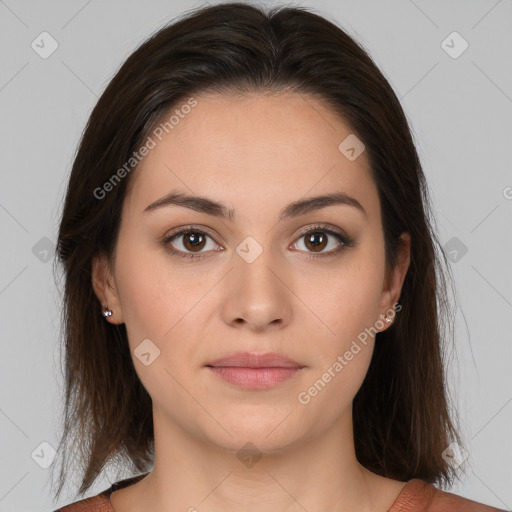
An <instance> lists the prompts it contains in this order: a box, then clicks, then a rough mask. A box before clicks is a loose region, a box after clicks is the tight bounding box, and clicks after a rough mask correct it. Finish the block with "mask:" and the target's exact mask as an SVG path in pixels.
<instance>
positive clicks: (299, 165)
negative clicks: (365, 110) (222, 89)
mask: <svg viewBox="0 0 512 512" xmlns="http://www.w3.org/2000/svg"><path fill="white" fill-rule="evenodd" d="M194 99H195V101H196V102H197V103H196V105H195V106H194V107H193V108H190V109H188V108H187V109H183V110H181V109H180V107H181V106H182V105H185V104H186V100H184V102H183V103H182V104H179V103H178V104H176V105H174V106H173V107H172V109H170V111H169V112H167V113H166V115H165V116H164V117H163V119H162V123H161V124H160V130H159V131H158V132H156V133H157V135H158V136H156V135H155V131H153V134H151V135H150V137H151V138H152V140H153V141H154V143H155V145H154V147H153V149H151V150H150V151H149V152H148V154H147V155H146V156H145V157H144V158H143V159H142V161H141V163H140V164H139V167H138V168H137V169H136V171H135V172H134V175H133V176H132V177H131V178H132V183H131V186H130V189H129V191H128V195H127V198H126V201H127V202H129V203H130V205H131V207H133V208H134V209H136V210H138V211H141V212H142V211H143V209H144V208H145V207H146V206H147V205H148V204H149V203H151V202H152V201H154V200H156V199H158V198H159V197H161V196H163V195H164V194H166V193H168V192H169V191H171V190H174V189H180V190H182V191H184V192H187V193H193V194H198V195H207V196H210V197H215V198H218V199H222V200H223V201H224V202H226V203H227V204H230V205H232V206H233V207H235V208H236V209H237V210H238V209H239V208H242V207H243V206H244V205H245V206H247V207H249V204H250V201H254V197H255V196H256V197H257V198H258V200H259V201H258V202H257V204H253V212H252V213H255V212H256V210H257V209H259V211H261V208H262V207H263V206H264V205H268V206H269V207H273V206H272V205H274V204H275V203H276V202H278V203H279V205H280V206H281V203H282V204H284V203H288V202H290V201H293V200H297V199H298V198H299V197H302V196H304V195H316V194H320V193H328V192H333V191H337V190H339V191H343V192H345V193H348V194H351V195H355V196H359V197H358V198H359V199H360V202H362V203H366V204H363V206H365V209H370V210H371V205H372V204H373V203H375V202H377V203H378V196H377V190H376V188H375V185H374V183H373V180H372V179H371V177H370V172H369V164H368V160H367V157H366V154H365V152H363V153H362V154H361V155H360V156H359V157H358V158H356V159H355V160H353V161H351V160H349V159H348V158H347V157H346V156H345V154H343V153H342V152H341V151H340V149H339V147H338V146H339V145H340V143H341V142H342V141H344V140H345V139H346V138H347V137H349V136H352V137H353V134H352V132H351V130H350V128H349V126H348V125H346V124H345V122H344V121H343V120H342V119H341V118H340V117H339V116H338V115H336V114H335V113H334V112H333V111H332V109H330V108H329V106H327V105H326V104H325V103H323V102H320V101H319V100H318V99H316V98H313V97H311V96H307V95H304V94H299V93H281V94H277V93H251V94H244V95H236V96H232V97H231V96H227V95H220V94H217V95H215V94H210V95H204V94H203V95H194ZM177 111H178V112H177ZM185 112H187V113H185ZM171 116H174V117H173V119H172V121H173V122H172V124H171V123H170V122H169V120H170V119H171ZM166 121H167V122H168V124H167V125H164V124H163V123H165V122H166ZM165 127H166V128H165ZM157 129H158V127H157ZM367 207H368V208H367ZM247 213H248V214H249V212H247Z"/></svg>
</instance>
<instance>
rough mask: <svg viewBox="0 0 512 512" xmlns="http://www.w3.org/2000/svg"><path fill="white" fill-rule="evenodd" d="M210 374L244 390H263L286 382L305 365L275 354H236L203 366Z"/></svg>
mask: <svg viewBox="0 0 512 512" xmlns="http://www.w3.org/2000/svg"><path fill="white" fill-rule="evenodd" d="M205 366H206V368H208V369H209V370H210V371H211V372H212V373H214V374H215V375H217V376H218V377H220V378H222V379H223V380H224V381H227V382H229V383H231V384H235V385H237V386H238V387H242V388H244V389H253V390H257V389H265V388H270V387H273V386H276V385H277V384H279V383H281V382H284V381H287V380H289V379H291V378H292V377H293V376H295V375H296V374H297V373H298V372H300V371H301V370H302V369H303V368H305V365H302V364H300V363H298V362H297V361H294V360H293V359H290V358H288V357H284V356H281V355H280V354H276V353H266V354H254V353H248V352H245V353H237V354H233V355H231V356H227V357H224V358H221V359H217V360H216V361H213V362H211V363H209V364H207V365H205Z"/></svg>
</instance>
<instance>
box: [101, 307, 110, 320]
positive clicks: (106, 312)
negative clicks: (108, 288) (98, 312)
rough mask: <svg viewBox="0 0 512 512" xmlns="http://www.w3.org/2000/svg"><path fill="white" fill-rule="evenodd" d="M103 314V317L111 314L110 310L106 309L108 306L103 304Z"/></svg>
mask: <svg viewBox="0 0 512 512" xmlns="http://www.w3.org/2000/svg"><path fill="white" fill-rule="evenodd" d="M103 316H104V317H105V318H108V317H109V316H112V310H110V309H108V306H105V309H104V310H103Z"/></svg>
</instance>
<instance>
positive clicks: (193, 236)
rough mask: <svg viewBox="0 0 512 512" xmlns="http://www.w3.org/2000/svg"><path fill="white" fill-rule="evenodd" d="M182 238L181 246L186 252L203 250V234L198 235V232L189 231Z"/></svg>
mask: <svg viewBox="0 0 512 512" xmlns="http://www.w3.org/2000/svg"><path fill="white" fill-rule="evenodd" d="M182 236H183V245H184V246H185V249H187V251H195V250H196V249H197V250H199V251H200V250H201V249H204V246H205V245H206V237H205V236H204V233H200V232H198V231H190V232H188V233H185V234H183V235H182Z"/></svg>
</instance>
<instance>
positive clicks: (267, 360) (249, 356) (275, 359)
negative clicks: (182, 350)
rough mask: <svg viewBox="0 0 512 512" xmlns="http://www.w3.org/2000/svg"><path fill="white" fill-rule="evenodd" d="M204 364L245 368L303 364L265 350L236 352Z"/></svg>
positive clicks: (287, 366)
mask: <svg viewBox="0 0 512 512" xmlns="http://www.w3.org/2000/svg"><path fill="white" fill-rule="evenodd" d="M206 366H237V367H245V368H302V367H303V366H304V365H302V364H299V363H298V362H297V361H294V360H293V359H290V358H289V357H285V356H282V355H280V354H276V353H275V352H267V353H265V354H256V353H254V352H237V353H236V354H232V355H230V356H226V357H221V358H220V359H216V360H215V361H212V362H210V363H207V364H206Z"/></svg>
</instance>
